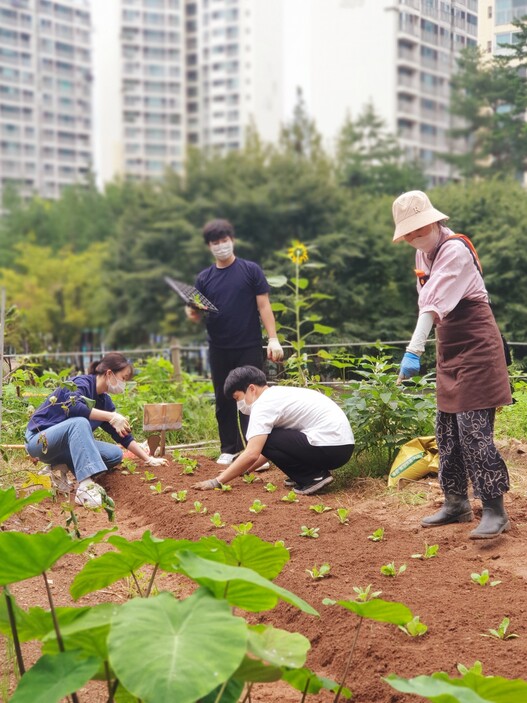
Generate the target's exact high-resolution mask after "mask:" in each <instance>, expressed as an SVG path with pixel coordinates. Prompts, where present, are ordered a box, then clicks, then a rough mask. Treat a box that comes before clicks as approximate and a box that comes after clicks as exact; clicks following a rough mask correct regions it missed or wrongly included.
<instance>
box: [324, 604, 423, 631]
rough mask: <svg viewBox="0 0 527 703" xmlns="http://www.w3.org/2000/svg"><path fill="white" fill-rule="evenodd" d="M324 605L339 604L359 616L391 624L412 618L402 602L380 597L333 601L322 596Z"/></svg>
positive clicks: (404, 622) (403, 623) (408, 620)
mask: <svg viewBox="0 0 527 703" xmlns="http://www.w3.org/2000/svg"><path fill="white" fill-rule="evenodd" d="M322 603H323V604H324V605H335V604H337V605H341V606H342V607H343V608H346V610H351V611H352V612H354V613H357V615H358V616H359V617H361V618H367V619H368V620H376V621H377V622H390V623H392V624H393V625H406V623H408V622H410V620H411V619H412V618H413V614H412V611H411V610H410V608H407V607H406V605H403V604H402V603H396V602H391V601H386V600H381V599H380V598H373V600H369V601H365V602H364V603H362V602H358V601H354V600H338V601H334V600H331V599H330V598H324V600H323V601H322Z"/></svg>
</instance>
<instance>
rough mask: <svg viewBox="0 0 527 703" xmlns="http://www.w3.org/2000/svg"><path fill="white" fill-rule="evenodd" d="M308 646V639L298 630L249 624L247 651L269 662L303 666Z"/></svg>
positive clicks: (279, 664)
mask: <svg viewBox="0 0 527 703" xmlns="http://www.w3.org/2000/svg"><path fill="white" fill-rule="evenodd" d="M310 648H311V643H310V642H309V640H308V639H307V638H306V637H304V635H301V634H300V633H298V632H287V631H286V630H278V629H276V628H274V627H272V626H271V625H252V626H249V642H248V651H249V652H250V653H251V654H254V656H255V657H258V658H259V659H263V660H264V661H265V662H268V663H269V664H274V665H276V666H287V667H290V668H291V669H297V668H299V667H301V666H304V664H305V662H306V656H307V653H308V651H309V649H310Z"/></svg>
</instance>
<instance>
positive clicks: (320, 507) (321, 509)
mask: <svg viewBox="0 0 527 703" xmlns="http://www.w3.org/2000/svg"><path fill="white" fill-rule="evenodd" d="M309 509H310V510H312V511H313V512H314V513H318V514H319V515H320V514H322V513H327V512H328V510H333V508H330V507H329V506H328V505H324V504H323V503H318V504H317V505H310V506H309Z"/></svg>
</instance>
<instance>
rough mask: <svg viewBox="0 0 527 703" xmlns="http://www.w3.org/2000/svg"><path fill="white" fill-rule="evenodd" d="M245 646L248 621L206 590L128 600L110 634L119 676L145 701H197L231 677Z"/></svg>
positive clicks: (113, 658)
mask: <svg viewBox="0 0 527 703" xmlns="http://www.w3.org/2000/svg"><path fill="white" fill-rule="evenodd" d="M246 645H247V626H246V623H245V621H244V620H243V619H241V618H238V617H235V616H234V615H233V614H232V612H231V609H230V608H229V606H228V604H227V603H226V602H225V601H218V600H216V599H215V598H212V597H211V596H210V594H209V593H207V591H205V590H204V589H199V590H197V591H195V592H194V594H193V595H192V596H190V597H189V598H187V599H186V600H183V601H177V600H175V599H174V597H173V596H172V595H171V594H169V593H162V594H160V595H159V596H156V597H154V598H147V599H142V598H136V599H134V600H132V601H128V602H127V603H125V604H124V605H123V606H122V607H121V609H120V611H119V613H118V614H117V615H116V617H115V618H114V620H113V622H112V629H111V631H110V635H109V637H108V649H109V652H110V663H111V665H112V667H113V669H114V671H115V672H116V674H117V677H118V678H119V680H120V681H121V682H122V684H123V686H124V687H125V688H126V689H127V690H128V691H130V692H131V693H133V694H135V695H136V696H138V697H139V698H141V699H142V700H144V701H145V703H159V701H177V702H178V703H194V702H195V701H196V699H197V698H200V697H201V696H205V695H207V693H209V692H210V691H212V690H213V689H215V688H216V687H217V686H218V685H221V684H222V683H223V682H224V681H226V680H227V679H228V678H230V676H231V675H232V674H233V672H234V671H236V669H237V667H238V666H239V664H240V662H241V661H242V659H243V657H244V655H245V651H246Z"/></svg>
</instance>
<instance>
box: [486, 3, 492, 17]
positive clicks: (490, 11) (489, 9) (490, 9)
mask: <svg viewBox="0 0 527 703" xmlns="http://www.w3.org/2000/svg"><path fill="white" fill-rule="evenodd" d="M487 17H488V18H489V20H490V19H491V17H492V5H487Z"/></svg>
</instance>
